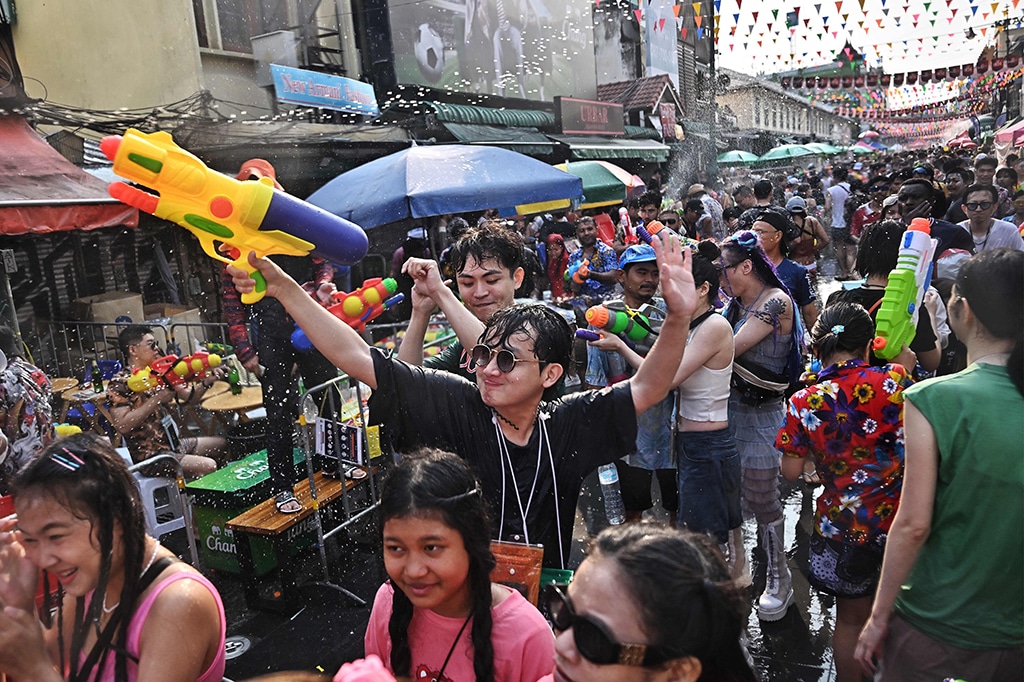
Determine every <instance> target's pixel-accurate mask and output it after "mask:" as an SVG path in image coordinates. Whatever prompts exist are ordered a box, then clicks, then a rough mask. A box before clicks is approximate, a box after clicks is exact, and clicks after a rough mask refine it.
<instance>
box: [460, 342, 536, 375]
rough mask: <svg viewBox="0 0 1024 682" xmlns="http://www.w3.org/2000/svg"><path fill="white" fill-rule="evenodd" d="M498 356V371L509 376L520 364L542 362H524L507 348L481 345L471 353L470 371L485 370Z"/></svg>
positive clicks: (529, 360)
mask: <svg viewBox="0 0 1024 682" xmlns="http://www.w3.org/2000/svg"><path fill="white" fill-rule="evenodd" d="M495 355H497V356H498V369H499V370H501V371H502V372H504V373H505V374H508V373H509V372H511V371H512V370H514V369H515V368H516V363H518V362H537V363H539V362H540V360H538V359H536V358H532V359H528V360H524V359H522V358H517V357H516V356H515V354H514V353H513V352H512V351H510V350H508V349H506V348H500V349H498V348H491V347H490V346H485V345H484V344H482V343H479V344H477V345H475V346H473V349H472V350H470V351H469V366H470V369H473V370H477V369H483V368H484V367H486V366H487V365H489V364H491V360H492V359H493V358H494V356H495Z"/></svg>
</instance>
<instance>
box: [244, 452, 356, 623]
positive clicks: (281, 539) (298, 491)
mask: <svg viewBox="0 0 1024 682" xmlns="http://www.w3.org/2000/svg"><path fill="white" fill-rule="evenodd" d="M368 479H369V477H367V478H363V479H360V480H358V481H350V480H345V481H339V480H338V479H335V478H328V477H327V476H324V475H323V472H320V471H318V472H316V474H315V475H314V477H313V480H314V484H315V485H316V496H317V501H316V504H317V506H319V508H320V513H321V519H322V522H323V529H324V531H325V532H327V531H328V530H330V529H332V528H334V527H336V526H338V525H339V524H340V523H342V522H343V521H344V513H343V512H342V511H341V510H339V509H338V506H339V505H338V504H337V503H338V501H339V500H341V499H343V498H342V488H343V487H344V492H345V493H349V492H351V491H352V489H353V488H355V487H357V486H358V485H360V484H361V483H363V482H365V481H367V480H368ZM293 491H294V493H295V498H296V499H297V500H298V501H299V504H301V505H302V511H300V512H297V513H295V514H282V513H281V512H279V511H277V506H276V503H275V501H274V498H273V497H271V498H270V499H269V500H265V501H264V502H261V503H260V504H258V505H256V506H255V507H253V508H252V509H249V510H248V511H245V512H242V513H241V514H239V515H238V516H236V517H235V518H233V519H231V520H230V521H228V522H227V523H225V524H224V527H225V528H227V529H229V530H231V531H232V532H233V533H234V537H235V553H236V555H237V556H238V568H239V573H240V574H241V578H242V586H243V587H242V589H243V592H244V594H245V603H246V605H247V606H249V607H250V608H253V609H259V608H263V609H267V610H271V611H281V612H284V613H290V612H293V611H294V610H295V609H296V608H297V607H298V604H299V594H298V581H297V580H296V577H297V575H298V573H299V571H297V570H296V566H295V562H294V561H293V558H292V555H291V544H292V543H293V542H294V541H295V540H296V539H297V538H298V537H299V535H301V534H302V533H305V532H309V531H310V530H311V529H312V528H313V527H314V526H312V525H311V523H312V522H314V520H313V519H310V517H311V516H312V515H313V514H314V513H315V507H314V503H313V499H312V495H311V493H310V490H309V479H305V478H304V479H302V480H301V481H299V482H298V483H296V484H295V486H294V488H293ZM254 536H255V537H262V538H266V539H268V540H270V541H271V544H272V546H273V549H274V557H275V559H276V560H277V573H278V579H279V580H280V583H281V591H280V597H277V598H273V599H266V598H263V597H261V596H260V580H259V578H257V576H256V569H255V563H254V561H253V555H252V546H251V545H250V544H249V540H250V538H251V537H254Z"/></svg>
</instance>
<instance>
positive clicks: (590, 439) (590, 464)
mask: <svg viewBox="0 0 1024 682" xmlns="http://www.w3.org/2000/svg"><path fill="white" fill-rule="evenodd" d="M551 429H552V432H551V438H552V440H553V441H556V442H557V440H561V439H564V445H563V447H562V448H559V450H561V453H562V459H563V464H564V465H566V466H568V467H569V468H571V469H575V470H576V471H578V472H579V473H580V474H581V475H582V476H585V475H586V474H588V473H590V472H591V471H593V470H594V469H596V468H597V467H599V466H600V465H602V464H608V463H609V462H614V461H615V460H617V459H619V458H620V457H622V456H623V455H627V454H629V453H630V452H633V451H634V450H635V449H636V408H634V407H633V392H632V387H631V385H630V383H629V382H628V381H621V382H619V383H617V384H615V385H613V386H607V387H605V388H602V389H600V390H596V391H583V392H580V393H572V394H570V395H567V396H566V397H564V398H562V399H561V400H560V401H558V403H557V407H556V408H555V411H554V414H553V416H552V423H551ZM556 452H558V450H556Z"/></svg>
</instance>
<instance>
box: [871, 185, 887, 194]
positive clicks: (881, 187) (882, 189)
mask: <svg viewBox="0 0 1024 682" xmlns="http://www.w3.org/2000/svg"><path fill="white" fill-rule="evenodd" d="M869 191H870V192H872V193H876V192H888V191H889V185H875V186H874V187H872V188H871V189H870V190H869Z"/></svg>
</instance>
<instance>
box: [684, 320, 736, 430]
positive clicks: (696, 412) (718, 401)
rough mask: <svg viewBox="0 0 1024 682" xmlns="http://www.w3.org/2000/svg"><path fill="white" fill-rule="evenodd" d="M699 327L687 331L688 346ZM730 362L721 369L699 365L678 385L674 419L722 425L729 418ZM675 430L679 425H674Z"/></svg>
mask: <svg viewBox="0 0 1024 682" xmlns="http://www.w3.org/2000/svg"><path fill="white" fill-rule="evenodd" d="M698 329H700V325H697V327H696V328H694V329H691V330H690V335H689V337H688V338H687V339H686V343H687V344H689V343H690V340H691V339H692V338H693V335H694V334H695V333H696V331H697V330H698ZM731 378H732V363H731V362H730V363H729V364H728V365H727V366H725V367H723V368H722V369H708V367H706V366H704V365H702V366H701V367H699V368H698V369H697V371H695V372H694V373H693V374H691V375H690V376H689V377H688V378H687V379H686V381H684V382H683V383H682V384H680V385H679V389H678V390H679V399H678V403H677V405H678V407H679V409H678V416H679V419H689V420H690V421H694V422H724V421H728V419H729V382H730V380H731ZM677 428H682V424H679V423H677Z"/></svg>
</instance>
